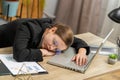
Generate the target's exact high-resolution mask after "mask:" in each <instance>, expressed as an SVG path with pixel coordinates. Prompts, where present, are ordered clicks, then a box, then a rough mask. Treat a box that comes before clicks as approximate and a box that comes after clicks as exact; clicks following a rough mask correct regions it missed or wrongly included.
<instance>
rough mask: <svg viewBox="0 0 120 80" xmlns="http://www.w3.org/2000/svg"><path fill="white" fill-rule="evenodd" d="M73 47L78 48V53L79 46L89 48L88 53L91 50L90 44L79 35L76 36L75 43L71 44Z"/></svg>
mask: <svg viewBox="0 0 120 80" xmlns="http://www.w3.org/2000/svg"><path fill="white" fill-rule="evenodd" d="M71 47H74V48H75V50H76V53H78V50H79V48H85V49H86V50H87V53H86V54H87V55H88V54H89V52H90V47H89V46H88V44H87V43H86V42H85V41H83V40H82V39H79V38H77V37H74V41H73V44H72V45H71Z"/></svg>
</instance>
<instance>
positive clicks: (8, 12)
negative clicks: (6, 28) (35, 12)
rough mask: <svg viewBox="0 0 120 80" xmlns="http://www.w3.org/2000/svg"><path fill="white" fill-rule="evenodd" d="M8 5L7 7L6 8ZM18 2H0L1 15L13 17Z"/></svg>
mask: <svg viewBox="0 0 120 80" xmlns="http://www.w3.org/2000/svg"><path fill="white" fill-rule="evenodd" d="M8 5H9V7H8ZM18 5H19V1H6V0H3V2H2V15H5V16H8V17H14V16H16V14H17V10H18Z"/></svg>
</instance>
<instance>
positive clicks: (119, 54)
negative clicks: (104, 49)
mask: <svg viewBox="0 0 120 80" xmlns="http://www.w3.org/2000/svg"><path fill="white" fill-rule="evenodd" d="M118 61H120V47H118Z"/></svg>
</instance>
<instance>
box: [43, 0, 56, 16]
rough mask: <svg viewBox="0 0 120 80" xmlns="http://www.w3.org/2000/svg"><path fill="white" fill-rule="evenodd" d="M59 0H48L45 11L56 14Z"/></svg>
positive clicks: (52, 14)
mask: <svg viewBox="0 0 120 80" xmlns="http://www.w3.org/2000/svg"><path fill="white" fill-rule="evenodd" d="M57 2H58V0H46V3H45V9H44V11H45V12H47V13H48V14H49V15H51V16H54V14H55V10H56V6H57Z"/></svg>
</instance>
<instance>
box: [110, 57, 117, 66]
mask: <svg viewBox="0 0 120 80" xmlns="http://www.w3.org/2000/svg"><path fill="white" fill-rule="evenodd" d="M116 62H117V59H112V58H108V63H109V64H112V65H113V64H115V63H116Z"/></svg>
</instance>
